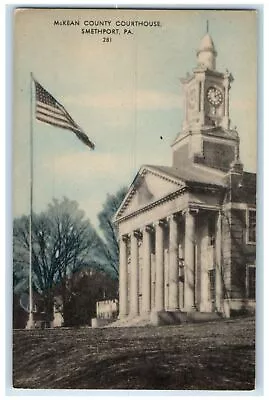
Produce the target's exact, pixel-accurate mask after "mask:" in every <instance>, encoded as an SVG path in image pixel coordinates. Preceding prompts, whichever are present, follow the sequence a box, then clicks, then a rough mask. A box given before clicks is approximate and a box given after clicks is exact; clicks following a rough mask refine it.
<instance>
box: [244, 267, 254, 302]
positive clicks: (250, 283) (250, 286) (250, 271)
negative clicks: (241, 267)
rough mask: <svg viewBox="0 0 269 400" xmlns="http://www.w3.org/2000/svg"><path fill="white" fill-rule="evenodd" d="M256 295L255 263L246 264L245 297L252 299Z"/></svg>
mask: <svg viewBox="0 0 269 400" xmlns="http://www.w3.org/2000/svg"><path fill="white" fill-rule="evenodd" d="M255 296H256V267H255V265H247V266H246V297H247V299H254V300H255Z"/></svg>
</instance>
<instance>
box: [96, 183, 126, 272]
mask: <svg viewBox="0 0 269 400" xmlns="http://www.w3.org/2000/svg"><path fill="white" fill-rule="evenodd" d="M126 193H127V188H126V187H122V188H121V189H119V190H118V191H117V193H116V194H115V195H111V194H108V195H107V198H106V201H105V203H104V205H103V210H102V211H101V212H100V213H99V214H98V219H99V226H100V229H101V231H102V234H103V237H104V258H105V259H106V264H107V268H108V269H109V270H110V271H111V272H112V274H113V275H114V276H115V277H116V278H118V276H119V271H118V266H119V245H118V230H117V227H116V226H115V224H113V217H114V215H115V213H116V211H117V210H118V208H119V206H120V204H121V203H122V201H123V199H124V197H125V196H126Z"/></svg>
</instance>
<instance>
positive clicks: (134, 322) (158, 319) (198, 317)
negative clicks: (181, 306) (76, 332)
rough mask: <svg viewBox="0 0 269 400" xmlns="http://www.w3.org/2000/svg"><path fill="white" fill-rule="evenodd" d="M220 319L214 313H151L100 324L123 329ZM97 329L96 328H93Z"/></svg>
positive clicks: (105, 326)
mask: <svg viewBox="0 0 269 400" xmlns="http://www.w3.org/2000/svg"><path fill="white" fill-rule="evenodd" d="M221 318H222V317H221V316H220V315H218V314H217V313H214V312H199V311H192V312H184V311H153V312H151V314H150V315H148V316H140V315H139V316H136V317H126V318H124V319H117V320H116V321H115V320H114V321H109V320H107V321H106V323H103V324H100V325H99V327H104V328H124V327H132V326H147V325H149V326H152V325H153V326H162V325H179V324H183V323H188V322H206V321H215V320H219V319H221ZM95 327H97V326H95Z"/></svg>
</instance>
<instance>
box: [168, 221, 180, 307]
mask: <svg viewBox="0 0 269 400" xmlns="http://www.w3.org/2000/svg"><path fill="white" fill-rule="evenodd" d="M168 221H169V309H170V310H178V309H179V291H178V288H179V282H178V277H179V270H178V268H179V266H178V227H177V220H176V216H175V215H171V216H170V217H169V218H168Z"/></svg>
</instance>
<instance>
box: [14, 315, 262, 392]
mask: <svg viewBox="0 0 269 400" xmlns="http://www.w3.org/2000/svg"><path fill="white" fill-rule="evenodd" d="M13 342H14V347H13V385H14V387H17V388H36V389H56V388H57V389H63V388H65V389H158V390H160V389H167V390H169V389H177V390H184V389H192V390H195V389H200V390H206V389H207V390H226V389H227V390H253V389H254V380H255V321H254V319H253V318H243V319H231V320H221V321H214V322H207V323H196V324H186V325H178V326H164V327H157V328H156V327H133V328H103V329H90V328H80V329H54V330H53V329H49V330H35V331H30V332H29V331H14V337H13Z"/></svg>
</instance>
